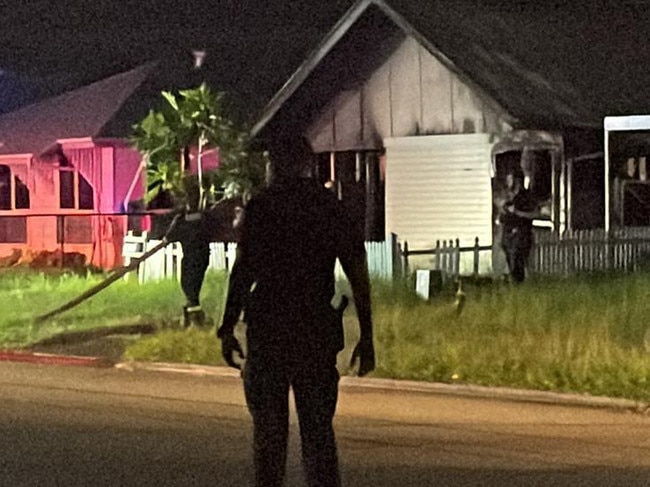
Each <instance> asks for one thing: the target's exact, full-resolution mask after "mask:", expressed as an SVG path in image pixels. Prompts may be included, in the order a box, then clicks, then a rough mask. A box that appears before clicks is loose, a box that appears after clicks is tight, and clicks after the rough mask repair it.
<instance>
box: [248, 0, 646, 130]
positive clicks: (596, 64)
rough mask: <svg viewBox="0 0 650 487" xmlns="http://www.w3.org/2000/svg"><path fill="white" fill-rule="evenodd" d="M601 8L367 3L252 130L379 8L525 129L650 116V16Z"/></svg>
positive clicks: (414, 0)
mask: <svg viewBox="0 0 650 487" xmlns="http://www.w3.org/2000/svg"><path fill="white" fill-rule="evenodd" d="M593 3H594V5H588V4H583V3H582V2H566V3H553V4H552V5H549V4H548V3H546V2H524V3H517V4H516V5H514V4H510V3H509V4H507V5H505V4H504V3H503V2H501V4H498V3H496V2H486V1H480V0H464V1H445V0H437V1H436V0H432V1H427V2H422V1H418V0H358V1H357V2H356V3H355V4H354V5H353V6H352V7H351V8H350V9H349V10H348V11H347V13H346V14H345V15H344V16H343V17H342V18H341V19H340V20H339V22H338V23H337V24H336V25H335V26H334V28H333V29H332V30H331V31H330V32H329V34H327V35H326V36H325V38H324V39H323V40H322V42H321V43H320V44H319V45H318V46H317V47H316V49H314V50H313V51H312V52H311V54H310V55H309V56H308V57H307V58H306V59H305V60H304V62H303V63H302V64H301V65H300V66H299V67H298V69H297V70H296V71H295V72H294V74H293V75H292V76H291V77H290V78H289V79H288V81H287V82H286V83H285V84H284V86H283V87H282V88H281V89H280V90H279V91H278V92H277V93H276V95H275V96H274V97H273V99H272V100H271V101H270V102H269V103H268V104H267V106H266V108H265V109H264V110H263V112H262V114H261V116H260V117H259V118H258V119H257V123H256V124H255V126H254V129H253V133H254V134H256V135H257V134H259V133H260V132H261V131H262V130H263V128H264V127H265V126H266V125H267V124H269V122H270V121H271V120H272V119H273V118H274V117H275V115H276V114H277V112H278V111H279V110H280V109H281V108H282V107H283V106H284V105H285V104H286V103H287V102H288V101H289V100H290V99H291V98H292V96H293V95H294V94H295V93H296V91H298V90H299V89H300V88H301V87H302V86H303V85H304V84H305V83H306V82H307V81H308V80H309V79H310V76H312V75H314V73H315V72H316V71H317V70H318V68H319V66H321V65H323V64H325V63H324V61H325V60H326V59H327V58H328V57H329V56H330V55H331V53H332V52H333V51H334V50H335V48H336V46H337V45H338V44H339V43H341V41H342V39H344V38H345V37H346V36H347V35H348V34H349V33H350V32H351V31H354V30H355V29H357V28H362V26H361V25H362V24H363V22H361V20H362V19H364V18H365V17H367V16H369V15H376V12H377V11H379V12H381V13H382V14H383V15H384V16H385V19H387V20H388V21H389V22H388V23H390V24H392V27H393V28H394V27H395V26H397V27H398V28H399V29H401V30H402V31H403V32H404V34H406V35H411V36H413V37H414V38H416V39H417V40H418V41H419V42H420V43H421V44H422V45H423V46H424V47H425V48H426V49H427V50H428V51H429V52H431V54H432V55H434V56H436V57H437V58H438V59H439V60H440V61H441V62H442V63H443V64H445V65H446V66H447V67H448V68H449V69H451V70H452V71H453V72H455V73H456V74H457V75H458V76H459V77H461V79H463V80H464V81H466V82H467V83H469V84H470V85H471V86H472V87H473V88H474V89H478V90H479V91H480V92H482V93H483V94H487V95H488V96H489V97H490V98H491V99H492V100H494V101H496V102H497V103H498V104H499V105H500V106H501V107H502V108H504V109H505V110H506V111H507V112H508V113H509V114H510V115H511V116H512V117H514V118H515V119H518V120H520V121H521V123H522V124H524V125H525V126H526V128H555V127H567V126H571V127H600V128H602V120H603V117H604V116H606V115H619V114H628V113H635V112H637V113H646V112H650V83H648V82H647V74H646V72H645V71H646V67H647V66H648V65H650V49H649V48H648V42H647V40H646V38H645V34H644V33H647V32H648V31H649V30H650V9H646V8H643V6H642V5H640V4H639V5H636V6H635V5H627V4H622V3H621V4H616V5H614V4H612V5H609V4H608V6H603V5H604V4H601V3H599V2H593ZM387 37H388V36H387ZM321 73H322V72H321Z"/></svg>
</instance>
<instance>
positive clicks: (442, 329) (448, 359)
mask: <svg viewBox="0 0 650 487" xmlns="http://www.w3.org/2000/svg"><path fill="white" fill-rule="evenodd" d="M99 279H100V277H98V276H94V277H88V278H79V277H76V276H67V275H63V276H55V277H52V276H44V275H41V274H31V273H27V274H16V273H4V274H0V303H6V304H5V306H6V308H5V309H6V310H9V311H5V312H3V313H2V315H1V316H0V344H1V346H3V347H8V346H23V345H26V344H29V343H33V342H35V341H38V340H41V339H43V338H46V337H48V336H52V335H54V334H56V333H60V332H63V331H75V330H84V329H88V328H92V327H98V326H117V325H124V324H135V323H143V322H154V323H156V324H158V325H160V331H159V332H158V333H156V334H155V335H151V336H143V337H142V338H140V339H139V340H136V341H134V342H133V343H131V344H130V345H129V347H128V348H127V350H126V352H125V358H126V359H132V360H153V361H164V362H185V363H196V364H206V365H223V362H222V359H221V356H220V349H219V342H218V340H216V339H215V338H214V329H209V330H193V329H192V330H187V331H182V330H179V329H178V325H177V322H178V319H179V318H180V309H181V306H182V304H183V297H182V293H181V291H180V288H179V286H178V284H177V283H176V282H171V281H162V282H157V283H147V284H146V285H138V284H137V283H135V282H134V281H130V282H125V281H120V282H118V283H115V284H114V285H113V286H111V287H109V288H108V289H107V290H105V291H103V292H102V293H100V294H98V295H97V296H95V297H93V298H91V299H90V300H88V301H87V302H85V303H83V304H82V305H80V306H79V307H77V308H75V309H73V310H71V311H69V312H66V313H64V314H62V315H60V316H57V317H55V318H54V319H52V320H51V321H48V322H45V323H43V324H41V325H35V324H33V321H32V319H33V317H34V316H35V315H37V314H40V313H43V312H45V311H49V310H50V309H53V308H55V307H57V306H59V305H61V304H63V303H64V302H66V301H67V300H69V299H71V298H73V297H75V296H76V295H78V294H80V293H81V292H83V291H85V290H86V289H88V288H89V287H90V286H92V285H93V284H95V283H96V282H98V281H99ZM225 285H226V276H225V275H224V274H218V273H213V274H210V275H208V277H207V279H206V283H205V287H204V291H203V296H204V306H205V308H206V309H207V310H208V312H209V314H210V315H211V316H212V317H213V318H218V317H219V316H220V315H221V312H222V306H223V298H224V295H225ZM340 287H341V290H342V291H349V290H348V289H346V288H347V286H346V285H345V284H341V286H340ZM465 291H466V293H467V302H466V306H465V308H464V310H463V313H462V314H460V315H459V316H458V315H457V314H456V311H455V308H454V306H453V290H447V291H445V292H443V293H441V294H440V295H439V296H437V297H436V298H434V299H433V300H432V301H431V302H429V303H427V302H423V301H421V300H419V299H418V298H417V297H416V296H415V295H414V293H413V292H411V291H410V289H408V287H407V286H406V285H405V284H404V283H396V284H391V283H385V282H375V283H373V299H374V303H373V312H374V319H375V338H376V347H377V370H376V371H375V372H374V375H375V376H378V377H390V378H403V379H413V380H424V381H440V382H447V383H472V384H481V385H498V386H512V387H523V388H529V389H538V390H552V391H563V392H578V393H580V392H583V393H590V394H594V395H607V396H612V397H626V398H630V399H638V400H644V401H649V400H650V328H649V327H648V322H647V319H646V317H647V316H648V315H649V313H650V299H648V298H649V297H650V275H647V274H637V275H628V276H618V275H608V276H592V277H588V278H581V279H578V278H573V279H567V280H554V279H544V280H531V281H530V282H527V283H526V284H525V285H523V286H520V287H512V286H507V285H503V284H501V285H496V284H495V285H490V286H481V287H479V286H472V285H471V283H468V284H467V285H466V286H465ZM345 327H346V349H345V350H344V351H343V352H342V353H341V355H340V357H339V359H340V366H341V370H342V372H343V373H345V372H346V361H347V359H348V357H349V354H350V353H351V350H352V347H353V345H354V343H355V342H356V339H357V337H358V326H357V322H356V318H355V314H354V312H353V310H352V309H351V310H348V311H347V312H346V315H345Z"/></svg>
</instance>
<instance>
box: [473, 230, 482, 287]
mask: <svg viewBox="0 0 650 487" xmlns="http://www.w3.org/2000/svg"><path fill="white" fill-rule="evenodd" d="M479 249H480V246H479V243H478V237H476V238H475V239H474V262H473V264H474V265H473V269H472V270H473V274H474V277H475V278H477V277H478V270H479V257H480V250H479Z"/></svg>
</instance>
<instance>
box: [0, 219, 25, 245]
mask: <svg viewBox="0 0 650 487" xmlns="http://www.w3.org/2000/svg"><path fill="white" fill-rule="evenodd" d="M26 242H27V217H25V216H0V243H26Z"/></svg>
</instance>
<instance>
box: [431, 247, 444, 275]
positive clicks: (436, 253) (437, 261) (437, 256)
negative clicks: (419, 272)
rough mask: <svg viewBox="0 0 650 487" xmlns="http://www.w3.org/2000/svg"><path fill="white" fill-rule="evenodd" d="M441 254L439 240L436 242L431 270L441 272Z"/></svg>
mask: <svg viewBox="0 0 650 487" xmlns="http://www.w3.org/2000/svg"><path fill="white" fill-rule="evenodd" d="M441 253H442V249H441V248H440V240H436V249H435V251H434V254H433V268H434V269H436V270H437V271H440V270H442V267H441V265H440V254H441Z"/></svg>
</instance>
